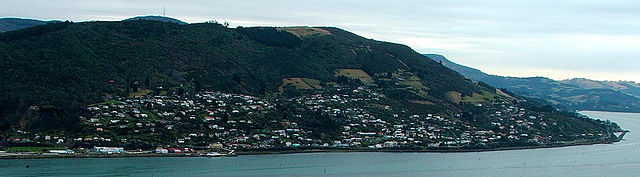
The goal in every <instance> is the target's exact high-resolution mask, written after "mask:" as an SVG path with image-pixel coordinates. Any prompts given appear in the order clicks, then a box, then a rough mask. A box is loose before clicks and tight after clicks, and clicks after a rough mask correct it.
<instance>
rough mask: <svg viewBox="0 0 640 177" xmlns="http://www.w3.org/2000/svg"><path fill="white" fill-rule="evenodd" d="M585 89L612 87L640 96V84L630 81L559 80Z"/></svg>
mask: <svg viewBox="0 0 640 177" xmlns="http://www.w3.org/2000/svg"><path fill="white" fill-rule="evenodd" d="M559 82H561V83H564V84H569V85H573V86H576V87H580V88H584V89H612V90H616V91H620V92H623V93H627V94H630V95H634V96H636V97H640V84H638V83H635V82H630V81H595V80H590V79H585V78H574V79H569V80H561V81H559Z"/></svg>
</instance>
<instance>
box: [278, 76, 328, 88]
mask: <svg viewBox="0 0 640 177" xmlns="http://www.w3.org/2000/svg"><path fill="white" fill-rule="evenodd" d="M286 85H292V86H293V87H295V88H296V89H303V90H308V89H321V88H322V86H320V81H319V80H316V79H310V78H299V77H292V78H284V79H282V85H281V86H280V88H279V90H280V91H282V89H284V86H286Z"/></svg>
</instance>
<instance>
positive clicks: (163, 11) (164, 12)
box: [162, 5, 167, 17]
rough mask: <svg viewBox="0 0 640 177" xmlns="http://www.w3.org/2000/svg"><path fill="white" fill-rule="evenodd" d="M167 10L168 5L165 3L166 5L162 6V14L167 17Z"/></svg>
mask: <svg viewBox="0 0 640 177" xmlns="http://www.w3.org/2000/svg"><path fill="white" fill-rule="evenodd" d="M166 12H167V6H166V5H164V6H162V16H163V17H167V14H166Z"/></svg>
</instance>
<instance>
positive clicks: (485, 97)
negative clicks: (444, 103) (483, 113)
mask: <svg viewBox="0 0 640 177" xmlns="http://www.w3.org/2000/svg"><path fill="white" fill-rule="evenodd" d="M495 96H496V94H494V93H491V92H488V91H482V94H479V93H473V95H472V96H464V97H462V94H461V93H460V92H456V91H450V92H447V97H448V98H449V100H451V101H453V102H455V103H460V102H468V103H481V102H485V101H490V100H495V98H494V97H495Z"/></svg>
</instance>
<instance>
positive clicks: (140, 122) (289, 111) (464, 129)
mask: <svg viewBox="0 0 640 177" xmlns="http://www.w3.org/2000/svg"><path fill="white" fill-rule="evenodd" d="M503 100H504V99H500V100H485V101H482V102H477V103H468V104H467V106H469V107H472V108H477V109H482V110H483V111H482V113H481V114H479V115H471V116H470V115H469V113H462V112H461V113H451V114H438V113H425V114H415V113H410V112H408V111H406V110H403V109H402V108H401V107H397V106H392V104H390V103H389V102H390V101H389V100H388V99H387V98H386V96H385V95H384V94H382V93H380V90H378V89H376V88H375V87H372V86H371V85H366V84H365V85H355V86H354V85H338V84H335V85H333V86H331V87H330V88H325V89H324V90H323V91H311V92H304V93H298V94H296V95H294V96H288V97H275V96H271V97H270V96H265V97H257V96H251V95H244V94H231V93H224V92H207V91H204V92H197V93H194V94H193V95H188V96H178V95H173V96H169V95H155V96H154V95H139V96H129V97H113V98H111V99H110V100H108V101H105V102H102V103H98V104H93V105H89V106H87V107H86V114H84V115H83V116H82V117H80V120H81V122H82V125H83V129H82V131H81V132H80V133H79V134H78V135H77V136H74V137H69V136H65V135H64V134H56V133H45V132H27V131H23V130H17V131H16V132H15V133H14V134H13V136H11V137H10V138H8V139H7V141H8V142H11V143H14V144H37V145H46V146H47V147H49V148H40V149H39V151H38V150H35V151H36V152H33V151H34V150H31V151H29V150H28V149H26V150H13V152H9V151H0V156H18V155H27V156H28V155H40V156H43V155H44V156H47V155H49V156H56V155H61V154H63V155H68V154H76V153H79V154H87V155H88V154H93V155H116V156H117V155H121V154H131V155H136V154H155V155H162V154H173V155H176V154H179V155H188V156H206V155H209V156H227V155H235V152H261V151H283V150H285V151H296V150H310V149H316V150H318V149H319V150H365V151H375V150H394V149H395V150H425V151H460V150H469V149H492V148H500V147H509V146H544V145H566V144H575V143H589V142H596V143H600V142H606V141H609V139H611V137H612V132H604V131H600V130H586V131H574V130H572V129H569V128H568V126H570V125H569V123H567V122H566V121H562V120H560V119H556V118H555V117H554V116H553V115H545V114H543V113H540V112H537V111H530V110H527V109H526V108H524V107H518V106H517V105H519V104H520V102H525V101H524V100H517V99H514V100H513V102H512V103H509V102H505V101H503ZM34 109H36V108H34ZM584 119H589V118H584ZM463 120H464V121H463ZM591 121H596V122H597V123H601V124H611V123H610V122H601V121H597V120H591ZM35 149H38V148H35Z"/></svg>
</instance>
